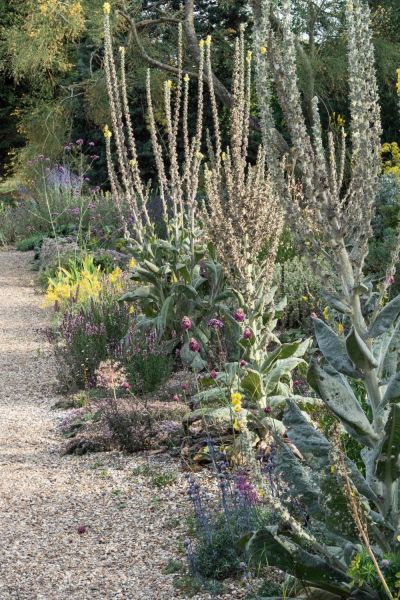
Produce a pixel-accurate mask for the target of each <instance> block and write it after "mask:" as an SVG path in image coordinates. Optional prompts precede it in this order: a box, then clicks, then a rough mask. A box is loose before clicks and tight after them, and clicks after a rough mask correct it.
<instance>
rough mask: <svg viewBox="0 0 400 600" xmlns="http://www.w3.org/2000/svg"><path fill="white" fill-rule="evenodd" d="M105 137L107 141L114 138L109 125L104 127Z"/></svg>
mask: <svg viewBox="0 0 400 600" xmlns="http://www.w3.org/2000/svg"><path fill="white" fill-rule="evenodd" d="M103 135H104V137H105V138H106V140H108V139H110V137H111V136H112V133H111V131H110V130H109V128H108V125H104V127H103Z"/></svg>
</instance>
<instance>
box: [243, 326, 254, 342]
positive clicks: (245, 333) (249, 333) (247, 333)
mask: <svg viewBox="0 0 400 600" xmlns="http://www.w3.org/2000/svg"><path fill="white" fill-rule="evenodd" d="M252 337H253V332H252V330H251V329H250V327H246V329H245V330H244V331H243V338H244V339H245V340H250V339H251V338H252Z"/></svg>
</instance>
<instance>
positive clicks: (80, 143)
mask: <svg viewBox="0 0 400 600" xmlns="http://www.w3.org/2000/svg"><path fill="white" fill-rule="evenodd" d="M75 144H76V145H77V146H83V139H82V138H79V140H76V142H75Z"/></svg>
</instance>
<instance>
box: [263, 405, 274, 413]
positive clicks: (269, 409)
mask: <svg viewBox="0 0 400 600" xmlns="http://www.w3.org/2000/svg"><path fill="white" fill-rule="evenodd" d="M264 412H265V414H266V415H269V413H270V412H272V408H271V407H270V406H266V407H265V408H264Z"/></svg>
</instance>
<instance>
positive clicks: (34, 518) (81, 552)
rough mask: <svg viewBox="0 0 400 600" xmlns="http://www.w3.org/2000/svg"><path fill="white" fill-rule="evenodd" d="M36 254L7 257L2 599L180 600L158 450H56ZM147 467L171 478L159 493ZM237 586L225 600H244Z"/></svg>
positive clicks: (0, 288) (180, 504) (173, 530)
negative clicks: (169, 570)
mask: <svg viewBox="0 0 400 600" xmlns="http://www.w3.org/2000/svg"><path fill="white" fill-rule="evenodd" d="M31 259H32V254H31V253H24V254H22V253H18V252H15V251H1V252H0V600H9V599H18V600H33V599H37V600H64V599H65V600H74V599H76V600H78V599H79V600H85V599H90V600H96V599H129V600H141V599H146V600H163V599H165V600H167V599H168V600H171V599H174V598H179V597H180V596H179V594H178V593H177V591H176V589H175V587H174V585H173V579H174V575H166V574H165V573H164V570H165V567H166V565H167V564H168V562H169V561H170V560H177V559H178V560H183V557H182V556H181V555H179V553H178V544H179V542H180V543H181V542H182V540H183V539H184V538H185V535H186V533H185V530H186V527H187V525H186V520H185V516H186V515H187V514H188V511H189V507H188V502H187V498H186V492H185V485H184V483H183V479H184V475H183V474H182V473H181V472H180V471H179V465H178V464H177V463H176V462H175V463H174V462H173V461H172V459H170V458H169V457H167V456H165V455H159V454H156V453H153V454H144V453H142V454H140V455H134V456H124V455H123V454H122V453H119V452H105V453H98V454H92V455H86V456H83V457H82V456H79V457H78V456H62V455H61V449H62V446H63V440H62V438H61V437H60V435H59V434H58V432H57V428H56V426H57V423H58V422H59V420H60V418H61V417H62V416H63V413H61V412H60V411H51V410H50V409H51V406H52V405H53V404H54V403H55V402H57V401H58V400H60V398H59V397H57V394H56V392H55V389H56V378H55V365H54V362H53V356H52V351H51V346H50V345H49V343H48V342H47V341H46V338H45V336H44V335H43V329H44V328H45V327H46V325H47V324H48V322H49V314H48V312H47V311H44V310H43V309H42V308H41V303H42V298H41V296H40V294H38V293H36V292H35V289H34V281H33V280H34V273H33V272H32V271H31V267H30V261H31ZM149 463H150V465H151V468H152V470H153V473H154V472H155V471H156V472H163V471H168V472H169V471H171V470H173V471H174V472H175V473H176V479H175V480H174V481H173V482H172V483H171V484H170V485H167V486H165V487H162V488H158V487H156V486H154V482H152V479H151V477H149V476H148V474H147V475H141V474H140V473H141V471H140V469H138V467H140V466H143V465H148V464H149ZM138 473H139V474H138ZM232 587H234V586H233V585H232V586H231V590H230V593H229V595H228V596H226V597H227V598H228V597H229V598H238V597H241V595H240V593H239V592H238V591H237V590H235V589H232ZM207 598H210V596H209V595H208V594H206V593H205V594H200V595H196V596H195V600H196V599H197V600H205V599H207Z"/></svg>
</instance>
